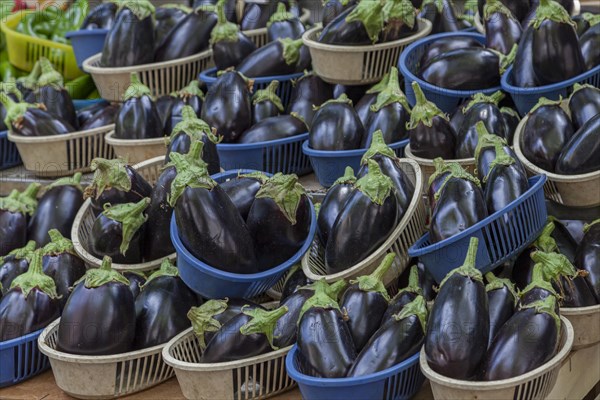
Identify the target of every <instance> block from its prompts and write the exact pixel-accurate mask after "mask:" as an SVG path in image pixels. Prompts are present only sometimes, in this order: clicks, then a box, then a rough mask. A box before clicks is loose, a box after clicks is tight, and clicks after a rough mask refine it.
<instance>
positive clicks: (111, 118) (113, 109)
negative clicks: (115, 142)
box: [80, 104, 119, 131]
mask: <svg viewBox="0 0 600 400" xmlns="http://www.w3.org/2000/svg"><path fill="white" fill-rule="evenodd" d="M118 112H119V106H118V105H116V104H111V105H108V106H106V107H104V108H103V109H102V110H100V111H98V112H97V113H95V114H94V115H93V116H91V117H90V118H88V119H87V120H86V121H85V123H84V124H82V125H80V130H82V131H87V130H90V129H96V128H100V127H102V126H106V125H111V124H114V123H115V119H116V118H117V114H118Z"/></svg>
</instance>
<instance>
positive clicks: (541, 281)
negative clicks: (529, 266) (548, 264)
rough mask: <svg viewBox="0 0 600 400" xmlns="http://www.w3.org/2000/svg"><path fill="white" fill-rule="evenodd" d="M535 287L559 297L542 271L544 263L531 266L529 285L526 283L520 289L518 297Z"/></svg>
mask: <svg viewBox="0 0 600 400" xmlns="http://www.w3.org/2000/svg"><path fill="white" fill-rule="evenodd" d="M536 288H539V289H544V290H545V291H547V292H548V293H551V294H552V295H553V296H556V297H557V298H559V295H558V293H556V290H554V287H552V285H551V284H550V282H549V281H548V280H547V279H546V276H545V273H544V265H542V264H535V265H534V266H533V272H532V274H531V282H530V283H529V285H527V286H526V287H525V289H523V290H522V291H520V292H519V297H521V298H522V297H523V296H524V295H525V294H526V293H528V292H530V291H532V290H534V289H536Z"/></svg>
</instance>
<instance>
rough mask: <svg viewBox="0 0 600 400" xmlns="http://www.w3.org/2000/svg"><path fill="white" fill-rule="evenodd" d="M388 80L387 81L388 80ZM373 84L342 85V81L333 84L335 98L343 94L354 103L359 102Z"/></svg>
mask: <svg viewBox="0 0 600 400" xmlns="http://www.w3.org/2000/svg"><path fill="white" fill-rule="evenodd" d="M386 82H387V81H386ZM370 88H371V85H342V84H340V83H338V84H336V85H334V86H333V97H332V98H333V99H337V98H338V97H340V96H341V95H342V94H345V95H346V96H348V98H349V99H350V100H352V103H353V104H354V103H358V101H359V100H360V99H362V97H363V96H364V95H365V94H366V93H367V90H369V89H370Z"/></svg>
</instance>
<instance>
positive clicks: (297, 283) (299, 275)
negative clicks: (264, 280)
mask: <svg viewBox="0 0 600 400" xmlns="http://www.w3.org/2000/svg"><path fill="white" fill-rule="evenodd" d="M311 283H312V281H311V280H310V279H308V278H307V277H306V275H305V274H304V271H302V267H301V265H300V264H296V265H294V266H293V267H292V268H291V269H290V270H289V271H288V272H287V274H286V277H285V281H284V283H283V289H281V298H280V299H279V303H280V304H281V303H283V302H284V301H285V300H286V299H287V298H288V297H290V296H291V295H293V294H294V293H296V292H297V291H298V290H299V289H300V288H301V287H302V286H306V285H310V284H311ZM288 308H289V307H288Z"/></svg>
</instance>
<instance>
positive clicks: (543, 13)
mask: <svg viewBox="0 0 600 400" xmlns="http://www.w3.org/2000/svg"><path fill="white" fill-rule="evenodd" d="M546 20H550V21H554V22H559V23H563V24H569V25H571V26H573V27H576V24H575V23H574V22H573V20H572V19H571V16H570V15H569V12H568V11H567V10H565V8H564V7H563V6H562V5H560V3H558V2H557V1H553V0H540V5H539V6H538V8H537V9H536V10H535V18H534V19H533V20H532V21H531V22H530V23H529V24H530V25H533V27H534V28H535V29H539V27H540V25H541V24H542V22H544V21H546Z"/></svg>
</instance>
